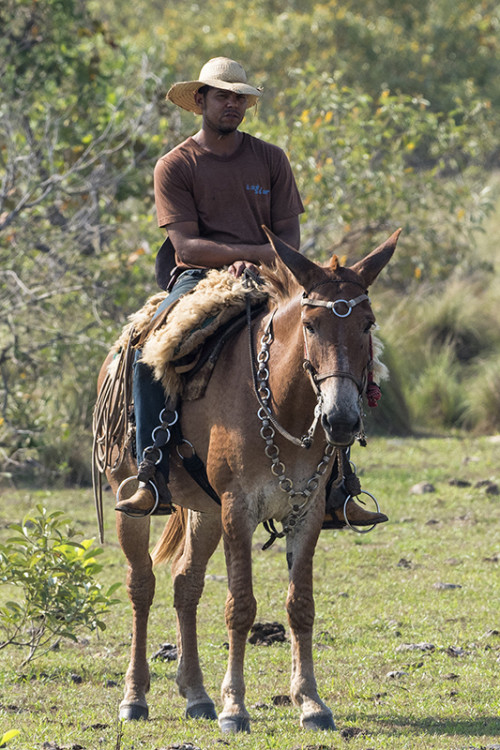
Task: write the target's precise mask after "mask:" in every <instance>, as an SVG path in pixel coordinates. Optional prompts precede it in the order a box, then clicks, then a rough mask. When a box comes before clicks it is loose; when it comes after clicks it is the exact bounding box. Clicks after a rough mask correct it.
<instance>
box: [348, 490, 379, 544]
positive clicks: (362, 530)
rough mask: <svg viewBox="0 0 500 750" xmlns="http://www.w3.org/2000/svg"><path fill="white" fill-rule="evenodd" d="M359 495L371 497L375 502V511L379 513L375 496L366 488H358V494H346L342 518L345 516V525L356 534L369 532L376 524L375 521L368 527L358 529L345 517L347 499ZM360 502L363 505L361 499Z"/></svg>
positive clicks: (352, 498)
mask: <svg viewBox="0 0 500 750" xmlns="http://www.w3.org/2000/svg"><path fill="white" fill-rule="evenodd" d="M359 495H368V497H371V499H372V500H373V502H374V503H375V507H376V509H377V513H380V505H379V504H378V501H377V498H376V497H375V496H374V495H372V494H371V492H367V491H366V490H360V492H359V494H358V495H347V497H346V499H345V502H344V507H343V511H344V518H345V522H346V526H348V527H349V528H350V529H351V530H352V531H355V532H356V534H369V533H370V531H373V529H374V528H375V526H376V525H377V524H376V523H374V524H373V526H370V528H367V529H360V528H359V527H358V526H353V525H352V524H351V523H349V519H348V518H347V513H346V509H347V503H348V502H349V500H354V498H356V497H359ZM361 503H362V504H363V505H364V503H363V501H362V500H361Z"/></svg>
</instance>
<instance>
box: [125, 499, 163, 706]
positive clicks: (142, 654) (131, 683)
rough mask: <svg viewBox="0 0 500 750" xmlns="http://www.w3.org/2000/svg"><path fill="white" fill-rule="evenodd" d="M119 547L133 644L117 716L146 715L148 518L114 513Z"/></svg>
mask: <svg viewBox="0 0 500 750" xmlns="http://www.w3.org/2000/svg"><path fill="white" fill-rule="evenodd" d="M116 515H117V518H116V526H117V532H118V539H119V542H120V545H121V548H122V550H123V552H124V554H125V556H126V558H127V561H128V573H127V592H128V595H129V598H130V601H131V603H132V613H133V622H132V647H131V652H130V664H129V666H128V669H127V673H126V675H125V693H124V696H123V700H122V702H121V704H120V719H123V720H134V719H147V717H148V704H147V702H146V693H147V691H148V690H149V666H148V661H147V658H146V646H147V628H148V617H149V610H150V607H151V603H152V601H153V596H154V592H155V577H154V575H153V572H152V569H151V568H152V563H151V558H150V556H149V551H148V549H149V524H150V521H149V518H145V519H130V518H127V516H125V515H123V514H122V513H117V514H116Z"/></svg>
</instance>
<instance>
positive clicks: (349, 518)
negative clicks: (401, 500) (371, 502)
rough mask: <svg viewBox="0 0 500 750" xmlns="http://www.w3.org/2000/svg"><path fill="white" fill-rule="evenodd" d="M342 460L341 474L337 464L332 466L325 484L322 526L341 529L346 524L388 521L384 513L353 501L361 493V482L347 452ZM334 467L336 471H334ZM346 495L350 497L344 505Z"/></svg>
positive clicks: (354, 524)
mask: <svg viewBox="0 0 500 750" xmlns="http://www.w3.org/2000/svg"><path fill="white" fill-rule="evenodd" d="M342 462H343V466H342V474H341V476H340V477H339V471H338V466H337V467H335V466H334V469H333V472H332V477H331V478H330V481H329V483H328V485H327V490H326V508H325V520H324V522H323V527H322V528H323V529H341V528H343V527H344V526H347V525H349V526H374V525H376V524H378V523H384V522H385V521H388V520H389V519H388V517H387V516H386V515H385V513H378V512H373V511H369V510H366V509H365V508H362V507H361V506H360V505H358V503H356V502H354V500H353V497H357V496H358V495H359V494H360V493H361V484H360V481H359V479H358V477H357V476H356V474H355V473H354V472H353V470H352V468H351V464H350V462H349V456H348V453H347V452H346V453H344V454H343V455H342ZM335 468H336V469H337V473H335ZM348 496H350V499H349V501H348V503H347V505H345V501H346V498H347V497H348ZM360 502H362V501H360ZM344 505H345V514H344Z"/></svg>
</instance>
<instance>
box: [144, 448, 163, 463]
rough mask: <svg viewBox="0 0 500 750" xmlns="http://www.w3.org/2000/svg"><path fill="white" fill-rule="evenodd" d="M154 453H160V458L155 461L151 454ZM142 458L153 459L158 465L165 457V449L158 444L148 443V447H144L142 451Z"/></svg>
mask: <svg viewBox="0 0 500 750" xmlns="http://www.w3.org/2000/svg"><path fill="white" fill-rule="evenodd" d="M153 453H157V454H158V458H157V460H156V461H153V459H152V458H151V454H153ZM142 458H143V460H144V459H147V460H148V461H152V462H153V463H154V465H155V466H158V464H159V463H161V461H162V459H163V451H162V449H161V448H158V446H155V445H148V446H147V448H144V450H143V451H142Z"/></svg>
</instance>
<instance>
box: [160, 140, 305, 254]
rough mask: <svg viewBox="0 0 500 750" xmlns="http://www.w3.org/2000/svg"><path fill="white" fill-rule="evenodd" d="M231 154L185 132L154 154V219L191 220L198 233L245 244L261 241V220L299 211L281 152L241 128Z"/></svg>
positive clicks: (271, 223)
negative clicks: (169, 147)
mask: <svg viewBox="0 0 500 750" xmlns="http://www.w3.org/2000/svg"><path fill="white" fill-rule="evenodd" d="M242 135H243V138H242V141H241V144H240V146H239V148H238V149H237V150H236V151H235V153H234V154H232V155H231V156H228V157H226V156H217V155H215V154H212V153H210V152H208V151H206V150H205V149H203V148H202V147H201V146H199V145H198V144H197V143H196V141H195V140H193V139H192V138H188V139H187V140H185V141H184V142H183V143H181V144H179V145H178V146H176V148H174V149H173V150H172V151H170V152H169V153H168V154H166V155H165V156H163V157H162V158H161V159H159V160H158V162H157V164H156V167H155V172H154V184H155V201H156V211H157V217H158V225H159V226H160V227H164V226H166V225H167V224H173V223H175V222H181V221H197V222H198V227H199V232H200V236H202V237H205V238H207V239H211V240H215V241H219V242H228V243H245V244H255V245H258V244H262V243H265V242H267V238H266V235H265V234H264V232H263V230H262V224H265V225H266V226H267V227H269V228H270V229H273V226H274V223H275V222H276V221H280V220H282V219H288V218H291V217H292V216H298V215H299V214H301V213H302V212H303V211H304V207H303V205H302V201H301V199H300V195H299V192H298V190H297V185H296V184H295V179H294V177H293V174H292V170H291V167H290V163H289V161H288V159H287V157H286V155H285V153H284V152H283V151H282V150H281V149H280V148H278V146H274V145H272V144H270V143H266V142H265V141H261V140H260V139H258V138H254V137H253V136H251V135H249V134H248V133H243V134H242Z"/></svg>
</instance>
